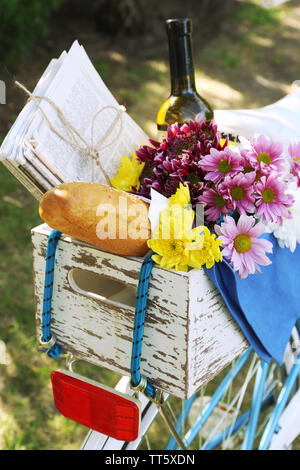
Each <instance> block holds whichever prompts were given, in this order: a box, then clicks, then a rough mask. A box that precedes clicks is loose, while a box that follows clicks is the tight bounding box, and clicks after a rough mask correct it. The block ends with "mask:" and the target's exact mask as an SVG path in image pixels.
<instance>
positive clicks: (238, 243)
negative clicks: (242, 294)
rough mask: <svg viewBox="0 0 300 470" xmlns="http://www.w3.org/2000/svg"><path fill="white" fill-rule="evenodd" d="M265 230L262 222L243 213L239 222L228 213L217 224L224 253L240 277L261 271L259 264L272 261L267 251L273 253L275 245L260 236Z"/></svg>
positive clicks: (266, 263) (262, 264) (264, 264)
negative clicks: (222, 220)
mask: <svg viewBox="0 0 300 470" xmlns="http://www.w3.org/2000/svg"><path fill="white" fill-rule="evenodd" d="M264 231H265V226H264V224H263V223H262V222H258V223H256V221H255V218H254V217H252V216H248V215H246V214H243V215H241V216H240V218H239V220H238V222H237V224H236V223H235V220H234V219H233V217H230V216H229V215H226V216H225V218H224V222H222V223H221V225H220V226H219V225H215V232H216V233H217V235H218V236H219V237H220V239H221V240H222V247H223V248H222V255H223V256H224V258H226V259H228V261H229V262H230V265H231V266H232V268H233V269H234V271H238V275H239V277H240V278H242V279H245V278H246V277H247V276H248V274H254V273H255V272H256V270H258V271H260V268H259V265H261V266H267V265H268V264H271V263H272V262H271V261H270V259H269V258H268V257H267V256H266V253H272V251H273V245H272V243H271V242H270V241H268V240H265V239H264V238H258V237H259V236H260V235H262V233H264Z"/></svg>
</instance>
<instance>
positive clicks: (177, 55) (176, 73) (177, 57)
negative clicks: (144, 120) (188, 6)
mask: <svg viewBox="0 0 300 470" xmlns="http://www.w3.org/2000/svg"><path fill="white" fill-rule="evenodd" d="M166 27H167V35H168V42H169V59H170V75H171V94H170V96H169V98H168V99H167V100H166V101H165V102H164V103H163V104H162V105H161V107H160V109H159V111H158V114H157V129H158V133H159V134H161V133H162V132H164V131H166V129H167V126H168V124H173V123H175V122H177V123H178V124H179V125H182V124H184V123H185V122H188V121H189V120H190V119H195V117H196V115H197V114H200V116H201V117H202V119H203V120H205V121H210V120H211V119H213V117H214V113H213V110H212V108H211V107H210V105H209V104H208V103H207V101H206V100H204V99H203V98H202V97H201V96H200V95H199V94H198V93H197V90H196V84H195V71H194V63H193V51H192V22H191V20H190V19H189V18H182V19H169V20H167V21H166Z"/></svg>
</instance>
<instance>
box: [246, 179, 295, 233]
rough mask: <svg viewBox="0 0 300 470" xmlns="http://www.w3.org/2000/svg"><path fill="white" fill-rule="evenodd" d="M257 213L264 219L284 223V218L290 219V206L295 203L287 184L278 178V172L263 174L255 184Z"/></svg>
mask: <svg viewBox="0 0 300 470" xmlns="http://www.w3.org/2000/svg"><path fill="white" fill-rule="evenodd" d="M255 195H256V198H257V201H256V207H257V211H256V213H257V215H258V216H260V217H261V218H262V220H263V221H268V222H275V223H276V224H279V225H281V224H282V218H286V219H290V218H291V212H290V211H289V207H291V206H292V205H293V203H294V198H293V196H292V195H291V194H286V185H285V184H284V183H283V182H281V181H280V180H279V179H278V175H276V173H272V174H271V175H269V176H262V177H261V178H260V180H259V181H258V182H257V183H256V185H255Z"/></svg>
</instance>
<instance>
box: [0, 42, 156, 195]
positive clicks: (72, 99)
mask: <svg viewBox="0 0 300 470" xmlns="http://www.w3.org/2000/svg"><path fill="white" fill-rule="evenodd" d="M32 94H33V95H34V96H39V97H43V98H39V99H38V105H37V104H36V100H33V99H31V100H29V101H28V102H27V104H26V105H25V106H24V108H23V110H22V111H21V113H20V114H19V116H18V117H17V119H16V121H15V123H14V125H13V126H12V128H11V129H10V131H9V133H8V135H7V136H6V138H5V139H4V141H3V143H2V146H1V148H0V159H1V161H2V162H3V163H4V165H5V166H6V167H7V168H8V169H9V171H11V173H12V174H13V175H14V176H15V177H16V178H17V179H19V180H20V182H21V183H22V184H23V185H24V186H25V187H26V188H27V189H28V190H29V191H30V192H31V193H32V194H33V195H34V197H35V198H36V199H40V198H41V197H42V195H43V193H45V192H46V191H47V190H48V189H50V188H51V187H53V186H56V185H59V184H61V183H63V182H71V181H92V165H93V161H92V159H91V157H90V155H89V154H88V153H87V152H86V151H84V150H82V149H80V148H78V147H77V146H76V145H75V146H72V145H69V144H68V143H67V142H66V141H64V140H63V139H61V138H60V137H59V135H58V134H56V133H55V132H53V131H52V130H51V128H50V126H49V122H50V123H51V125H52V126H53V127H54V128H55V129H57V130H58V131H59V133H60V134H62V135H63V134H65V135H66V137H69V135H68V129H66V128H65V126H64V124H63V122H62V120H61V119H60V117H59V115H58V114H57V111H56V109H55V108H54V107H53V106H51V102H53V103H55V105H56V107H57V108H59V110H60V111H61V112H62V113H63V115H64V116H65V117H66V118H67V120H68V121H69V122H70V123H71V124H72V126H73V127H74V128H75V129H76V131H77V132H78V134H80V136H82V137H83V138H84V139H85V141H87V142H89V143H90V142H91V138H93V141H94V142H95V144H96V145H95V146H96V147H97V143H98V142H101V140H102V139H103V138H104V136H105V135H107V134H109V137H108V138H107V139H106V141H105V144H106V145H105V146H103V149H102V150H101V151H100V153H99V158H100V159H101V165H102V167H103V169H104V170H105V173H106V174H107V175H108V177H112V176H114V175H115V174H116V172H117V169H118V167H119V165H120V160H121V156H122V155H130V154H131V153H132V152H133V151H135V150H136V149H137V148H138V147H139V146H140V145H141V144H144V143H146V142H147V139H148V137H147V135H146V134H145V133H144V132H143V130H142V129H141V128H140V127H139V126H138V125H137V124H136V123H135V122H134V121H133V119H131V118H130V116H129V115H128V114H127V113H126V112H123V113H122V123H121V122H120V123H118V124H116V126H115V128H114V129H113V130H112V131H111V132H109V130H110V127H111V124H112V122H114V121H115V120H116V114H117V113H118V109H120V107H119V104H118V102H117V101H116V99H115V98H114V97H113V95H112V94H111V93H110V91H109V90H108V88H107V87H106V85H105V84H104V82H103V80H102V79H101V77H100V76H99V74H98V72H97V71H96V69H95V68H94V66H93V64H92V62H91V61H90V59H89V57H88V56H87V54H86V52H85V50H84V48H83V46H81V45H79V43H78V42H77V41H75V42H74V43H73V45H72V47H71V48H70V50H69V52H63V53H62V54H61V56H60V57H59V58H58V59H53V60H51V62H50V64H49V65H48V67H47V69H46V70H45V72H44V73H43V75H42V77H41V78H40V80H39V82H38V84H37V85H36V87H35V89H34V90H33V92H32ZM47 100H48V101H47ZM50 100H51V102H49V101H50ZM100 110H101V112H100V113H99V111H100ZM44 115H46V116H47V119H45V117H44ZM96 115H97V119H94V118H95V116H96ZM47 120H48V122H47ZM93 122H94V125H93ZM92 127H93V131H92ZM92 132H93V136H92ZM93 180H94V181H95V182H98V183H105V182H106V179H105V176H104V174H103V172H102V171H101V168H100V167H99V166H96V167H95V173H94V178H93Z"/></svg>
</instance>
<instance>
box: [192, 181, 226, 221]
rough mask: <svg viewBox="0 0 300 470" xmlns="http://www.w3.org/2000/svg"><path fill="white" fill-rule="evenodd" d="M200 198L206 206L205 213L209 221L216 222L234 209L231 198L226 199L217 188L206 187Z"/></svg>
mask: <svg viewBox="0 0 300 470" xmlns="http://www.w3.org/2000/svg"><path fill="white" fill-rule="evenodd" d="M198 200H199V202H203V203H204V204H205V206H206V209H205V212H204V214H205V217H206V220H207V222H216V221H217V220H218V219H219V218H220V217H221V216H222V215H225V214H228V212H231V211H233V209H234V205H233V203H232V201H231V200H230V198H227V199H225V198H224V197H223V196H222V195H221V194H220V192H218V190H217V189H213V188H208V189H206V190H205V191H204V192H203V194H202V195H201V196H199V198H198Z"/></svg>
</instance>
